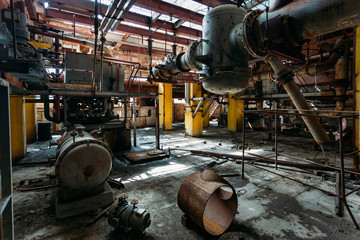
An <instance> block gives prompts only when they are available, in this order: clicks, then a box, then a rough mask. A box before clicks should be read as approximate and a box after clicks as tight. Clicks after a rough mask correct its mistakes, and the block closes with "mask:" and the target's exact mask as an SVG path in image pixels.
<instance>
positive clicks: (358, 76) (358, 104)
mask: <svg viewBox="0 0 360 240" xmlns="http://www.w3.org/2000/svg"><path fill="white" fill-rule="evenodd" d="M355 37H356V44H355V111H359V110H360V93H359V91H360V26H358V27H357V28H356V34H355ZM359 124H360V122H359V119H356V120H355V126H356V128H355V144H356V147H357V148H358V149H360V131H359V128H360V125H359ZM357 158H358V159H359V158H360V154H359V155H358V156H357ZM353 168H354V169H359V168H360V166H359V164H358V163H357V161H353Z"/></svg>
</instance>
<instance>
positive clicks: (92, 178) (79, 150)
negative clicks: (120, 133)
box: [56, 129, 112, 191]
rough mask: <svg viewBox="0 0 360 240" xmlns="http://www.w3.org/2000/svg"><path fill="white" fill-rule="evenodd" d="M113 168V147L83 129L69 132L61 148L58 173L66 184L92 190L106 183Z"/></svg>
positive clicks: (62, 141)
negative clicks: (110, 147)
mask: <svg viewBox="0 0 360 240" xmlns="http://www.w3.org/2000/svg"><path fill="white" fill-rule="evenodd" d="M111 168H112V153H111V150H110V149H109V147H108V146H107V145H106V144H105V143H103V142H102V141H100V140H97V139H95V138H94V137H92V136H91V135H90V134H89V133H87V132H84V131H83V129H77V130H74V131H71V132H67V133H65V134H64V136H63V137H62V139H61V142H60V145H59V147H58V149H57V159H56V175H57V178H58V181H59V183H61V185H62V186H65V187H68V188H70V189H77V190H84V191H87V190H91V189H94V188H96V187H98V186H100V185H101V184H102V183H104V182H105V181H106V179H107V177H108V176H109V174H110V171H111Z"/></svg>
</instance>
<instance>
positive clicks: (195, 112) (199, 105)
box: [192, 98, 204, 118]
mask: <svg viewBox="0 0 360 240" xmlns="http://www.w3.org/2000/svg"><path fill="white" fill-rule="evenodd" d="M203 101H204V99H203V98H201V100H200V102H199V104H198V105H197V107H196V109H195V111H194V113H193V116H192V117H193V118H195V116H196V114H197V112H198V111H199V109H200V107H201V105H202V103H203Z"/></svg>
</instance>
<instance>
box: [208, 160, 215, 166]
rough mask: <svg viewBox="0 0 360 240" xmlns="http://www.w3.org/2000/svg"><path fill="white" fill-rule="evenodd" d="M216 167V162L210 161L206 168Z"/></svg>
mask: <svg viewBox="0 0 360 240" xmlns="http://www.w3.org/2000/svg"><path fill="white" fill-rule="evenodd" d="M215 165H216V162H215V161H212V162H211V163H209V164H208V165H207V166H208V167H213V166H215Z"/></svg>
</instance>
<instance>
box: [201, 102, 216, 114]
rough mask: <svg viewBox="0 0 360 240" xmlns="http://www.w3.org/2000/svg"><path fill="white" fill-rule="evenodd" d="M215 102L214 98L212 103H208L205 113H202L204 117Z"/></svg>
mask: <svg viewBox="0 0 360 240" xmlns="http://www.w3.org/2000/svg"><path fill="white" fill-rule="evenodd" d="M213 102H214V99H212V100H211V101H210V103H209V104H208V105H207V107H206V109H205V111H204V112H203V114H202V117H205V115H206V114H207V112H208V111H209V109H210V107H211V105H212V104H213Z"/></svg>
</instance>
